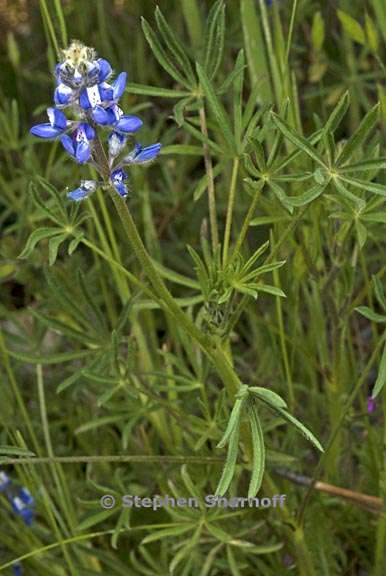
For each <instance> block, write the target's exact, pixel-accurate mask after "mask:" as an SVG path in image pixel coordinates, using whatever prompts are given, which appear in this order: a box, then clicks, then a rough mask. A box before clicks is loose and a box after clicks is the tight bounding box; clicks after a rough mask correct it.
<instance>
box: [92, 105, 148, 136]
mask: <svg viewBox="0 0 386 576" xmlns="http://www.w3.org/2000/svg"><path fill="white" fill-rule="evenodd" d="M92 117H93V119H94V121H95V122H96V123H97V124H100V125H101V126H113V127H114V130H115V131H116V132H123V133H125V134H128V133H132V132H136V131H137V130H139V129H140V128H141V126H142V124H143V122H142V120H141V119H140V118H138V116H132V115H130V114H124V113H123V111H122V110H121V108H120V107H119V106H117V105H116V104H113V105H112V106H109V107H108V108H103V106H96V107H95V108H94V109H93V111H92Z"/></svg>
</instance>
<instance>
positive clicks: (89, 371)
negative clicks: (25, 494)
mask: <svg viewBox="0 0 386 576" xmlns="http://www.w3.org/2000/svg"><path fill="white" fill-rule="evenodd" d="M268 4H269V3H268ZM268 4H266V3H265V2H263V0H259V1H257V0H256V1H253V0H241V1H240V2H236V1H232V0H230V1H229V2H227V3H226V5H225V4H223V3H222V2H211V1H206V2H198V1H196V0H181V1H180V2H176V1H172V0H165V1H163V2H162V3H160V8H161V10H162V13H161V12H160V11H159V10H158V11H155V9H156V4H155V3H154V2H152V1H151V0H147V1H146V2H143V1H142V2H135V1H128V0H127V1H125V0H111V1H110V2H106V1H103V0H95V1H94V2H90V1H85V0H78V1H74V0H68V1H65V0H52V1H48V0H47V1H46V0H41V1H40V2H37V1H30V2H27V1H23V0H13V1H11V0H8V1H6V0H4V1H2V2H0V25H1V29H2V31H3V34H2V35H1V40H0V49H1V54H0V58H1V60H0V66H1V84H0V126H1V128H0V147H1V150H0V154H1V172H0V225H1V243H0V258H1V261H0V282H1V307H0V327H1V331H0V358H1V364H2V369H1V372H0V386H1V402H0V418H1V430H0V457H1V469H2V470H6V471H7V473H8V474H9V475H10V476H11V477H12V478H13V481H14V482H15V483H17V482H19V483H20V484H21V485H24V486H27V487H28V488H29V490H30V492H31V493H32V494H33V495H34V497H35V499H36V515H35V521H34V523H33V524H32V525H31V526H30V527H28V526H25V525H24V524H23V522H22V521H21V520H20V519H19V518H17V517H16V516H15V514H12V513H11V511H10V509H9V505H8V503H7V500H6V498H5V497H3V496H1V495H0V503H1V506H0V544H1V548H0V572H2V571H4V573H5V574H6V573H11V572H12V569H14V568H15V565H16V564H15V563H16V562H17V561H19V560H20V561H21V565H22V567H23V570H24V573H25V574H34V575H38V574H39V575H40V574H41V575H46V574H55V575H58V576H61V575H68V574H71V575H78V574H79V575H82V576H83V575H84V576H86V575H91V574H106V575H107V574H108V575H109V576H111V575H120V574H122V575H128V574H130V575H131V574H132V575H140V574H149V575H154V574H160V575H163V576H164V575H166V574H181V575H190V574H191V575H194V576H197V575H200V576H205V575H213V576H215V575H228V574H229V575H232V576H240V575H242V576H248V575H250V574H264V576H268V575H272V576H273V575H275V576H277V575H285V574H290V573H293V574H300V575H304V576H312V574H318V575H319V574H320V575H356V576H365V575H370V574H371V575H373V576H381V575H383V574H384V573H385V567H386V556H385V554H386V552H385V538H386V521H385V516H384V512H382V508H383V500H384V496H385V490H386V460H385V459H384V456H385V455H384V449H385V448H384V447H385V442H386V428H385V418H384V416H385V414H386V402H385V401H383V394H382V393H381V394H380V395H378V396H377V398H376V400H375V402H374V401H371V400H368V398H369V396H370V394H371V392H372V390H373V389H374V385H375V384H376V387H377V391H378V390H380V389H381V387H382V385H383V383H384V380H385V377H386V354H384V355H383V356H382V350H383V345H384V342H385V332H384V320H385V310H386V302H385V296H384V276H385V272H386V266H385V258H384V253H385V223H386V209H385V197H386V186H385V179H384V172H383V168H384V167H385V166H386V159H385V156H384V141H383V137H384V120H385V118H386V92H385V87H384V78H385V70H384V65H383V61H384V53H385V52H384V51H385V41H386V8H385V4H384V2H383V1H382V0H372V1H368V2H362V1H361V2H359V1H352V0H351V1H348V0H347V1H346V0H339V1H338V0H337V1H335V2H333V1H328V2H324V1H321V2H319V1H314V0H299V1H296V0H295V1H294V2H292V1H289V0H288V1H285V0H282V1H273V2H272V3H271V4H272V5H271V6H270V5H268ZM162 14H163V16H162ZM163 17H164V18H163ZM141 18H142V20H141ZM165 22H167V23H169V25H170V28H168V27H167V24H165ZM205 22H207V24H205ZM171 30H172V31H175V32H176V34H177V36H178V38H179V39H180V40H181V45H180V44H179V43H177V41H176V39H175V38H174V36H173V35H172V34H171ZM72 38H77V39H80V40H81V41H83V42H85V43H86V44H87V45H90V46H94V47H95V48H96V50H97V51H98V54H99V55H100V56H103V57H104V58H107V59H108V60H109V61H110V62H111V63H112V64H113V66H114V69H115V70H116V71H117V72H119V71H121V70H125V71H127V72H128V74H129V85H128V88H127V91H126V94H125V96H124V99H123V100H124V106H123V107H124V108H125V110H129V111H130V112H131V113H135V114H138V115H140V116H141V117H142V118H143V119H144V121H145V127H144V128H143V129H142V131H141V141H142V142H143V143H145V144H150V143H153V142H156V141H160V142H162V144H163V149H162V155H161V156H160V158H159V159H158V160H157V162H156V163H154V164H153V165H152V166H150V167H149V168H147V169H146V170H133V171H132V173H131V190H132V191H131V196H130V199H129V200H128V205H129V208H130V211H131V213H132V215H133V216H134V219H135V221H136V223H137V226H138V228H139V230H140V232H141V234H142V238H143V240H144V243H145V245H146V247H147V249H148V251H149V253H150V255H151V256H152V258H153V260H154V263H155V266H156V269H157V271H158V273H159V274H160V275H161V276H162V277H163V279H164V281H165V282H166V283H167V285H168V287H169V289H170V291H171V292H172V293H173V296H174V297H175V298H176V299H177V301H178V303H179V305H180V306H181V307H182V308H183V309H184V310H185V311H186V312H187V314H188V315H189V316H190V317H191V318H192V320H193V321H194V323H195V325H196V326H197V328H198V329H199V330H200V331H201V332H202V333H203V334H205V335H209V336H210V337H211V338H213V341H216V342H217V343H218V345H219V346H220V347H222V349H223V351H224V352H225V353H226V355H227V357H228V359H229V362H230V363H232V364H233V367H234V369H235V371H236V372H237V374H238V376H239V378H240V380H241V382H242V383H243V384H247V385H248V386H254V387H256V386H259V387H264V388H268V389H270V390H272V391H274V392H276V393H278V394H280V395H281V396H282V397H283V398H284V399H285V400H286V402H287V403H288V406H289V411H290V413H291V414H293V415H294V416H296V417H297V418H299V420H301V421H302V422H303V423H304V424H305V425H306V426H307V428H309V429H310V430H312V432H313V433H314V434H315V436H316V437H317V438H318V439H319V440H320V442H321V443H322V445H323V446H324V448H325V453H324V455H323V456H321V453H320V452H318V451H317V450H315V448H314V446H313V445H312V444H310V443H309V442H307V441H306V440H304V438H303V437H302V436H301V435H299V433H298V430H297V429H296V428H295V427H293V426H289V425H288V424H287V422H286V421H285V419H284V418H283V417H279V416H277V415H275V414H273V413H272V411H269V410H268V409H265V408H264V406H262V405H260V404H259V407H258V413H259V417H260V420H261V422H262V425H263V429H264V437H265V447H266V472H265V475H264V479H263V485H262V488H261V490H260V492H259V497H263V496H272V495H273V494H280V493H283V494H286V495H287V505H286V508H285V509H283V510H280V509H271V510H268V509H255V508H251V509H245V510H240V509H239V510H233V511H232V510H229V509H228V510H226V509H214V510H205V509H198V510H189V509H186V508H184V509H178V510H174V511H173V509H170V508H168V509H163V510H160V511H157V512H153V511H152V510H148V509H141V510H128V509H124V510H122V509H119V507H116V508H114V509H113V510H105V511H104V510H102V509H101V507H100V504H99V499H100V496H101V495H102V494H104V493H108V494H112V495H115V496H116V497H117V498H119V496H120V495H122V494H137V495H140V496H149V495H153V494H169V495H179V496H185V497H187V496H189V495H198V496H202V495H204V494H213V493H214V491H215V489H216V486H217V484H218V481H219V478H220V476H221V471H222V468H223V462H224V459H225V457H226V449H225V448H216V445H217V444H218V442H219V441H220V439H221V438H222V436H223V434H224V431H225V429H226V426H227V422H228V420H229V416H230V413H231V411H232V408H233V406H234V403H235V398H234V390H231V389H228V390H224V386H223V383H222V381H221V379H220V378H219V376H218V374H217V373H216V371H215V370H214V369H213V365H212V363H211V361H210V360H209V359H208V358H207V357H206V356H205V355H204V354H203V352H202V350H201V349H200V348H199V347H198V346H197V344H196V342H195V341H194V340H193V339H192V338H191V336H190V335H189V334H188V333H187V332H186V331H185V330H184V329H182V328H181V326H180V325H178V323H177V322H176V321H175V319H174V318H173V317H172V316H171V315H170V314H169V313H165V312H164V311H161V310H160V309H159V302H157V301H155V300H154V298H152V297H151V293H150V295H149V293H148V291H147V290H148V289H149V284H148V281H147V279H146V277H145V276H144V270H143V267H142V266H141V265H139V263H138V262H137V260H136V258H135V255H134V253H133V251H132V249H131V248H130V246H129V244H128V242H127V238H126V236H125V234H124V230H123V228H122V226H121V223H120V221H119V219H118V217H117V214H116V212H115V211H114V206H113V205H112V202H111V200H110V198H109V196H108V195H107V194H104V193H103V192H102V191H98V193H97V194H96V195H95V196H94V197H92V199H89V200H87V201H85V202H84V203H82V204H81V205H76V206H74V204H71V203H70V202H69V201H68V200H67V199H66V189H67V188H68V189H72V188H75V187H76V186H77V185H78V182H79V179H80V177H81V174H83V177H85V174H84V170H86V171H87V170H88V169H83V168H81V167H79V166H78V165H76V164H75V163H72V162H71V161H70V160H68V158H67V157H66V156H65V154H64V151H63V150H62V148H61V146H60V144H58V143H50V144H47V143H43V144H42V143H40V142H37V141H36V140H35V139H34V138H33V137H32V136H30V135H29V127H30V126H31V125H32V124H35V123H36V122H40V121H42V120H41V119H42V117H43V116H44V114H45V108H46V107H47V106H49V105H50V104H51V94H52V87H53V73H52V71H53V69H54V65H55V62H56V61H57V55H56V51H57V49H58V48H60V47H61V46H64V45H65V44H66V43H67V41H68V39H72ZM196 62H198V63H199V65H198V67H196ZM271 110H272V111H273V112H274V114H272V113H271ZM82 171H83V172H82ZM208 198H209V203H208ZM216 229H217V232H216ZM217 237H218V240H217ZM268 240H269V241H270V245H269V247H267V248H266V252H264V253H263V254H261V255H260V256H259V259H258V260H257V264H254V267H256V266H260V265H264V264H267V262H268V261H269V262H270V263H272V262H273V261H285V264H284V265H283V266H281V267H280V268H277V269H275V270H273V271H272V270H271V271H268V272H267V274H266V275H265V276H264V283H265V284H266V285H269V286H271V287H270V288H265V289H264V286H262V279H260V277H259V280H258V282H256V279H255V277H253V278H250V277H249V278H246V274H243V273H242V271H241V270H242V262H244V263H245V262H246V261H247V260H248V258H250V257H251V256H252V255H253V254H255V252H256V250H257V249H258V248H259V247H260V246H261V245H262V244H263V243H264V242H266V241H268ZM217 244H221V250H220V251H219V249H217V252H216V246H217ZM188 246H189V247H190V250H188V248H187V247H188ZM213 251H214V252H213ZM20 254H22V257H21V258H20ZM213 254H214V255H213ZM198 258H200V259H201V260H203V261H204V262H206V264H205V265H203V267H204V268H205V267H206V268H208V269H209V272H208V270H207V272H208V274H207V277H206V276H205V274H204V272H203V268H202V267H201V269H200V266H202V265H201V264H200V262H199V260H198ZM230 263H231V265H230ZM197 271H198V274H197ZM128 272H129V273H128ZM256 275H257V274H256ZM281 292H284V294H285V295H286V298H283V297H282V295H281ZM257 295H258V298H257V299H256V296H257ZM358 308H359V310H358ZM241 430H242V435H241V440H240V446H239V451H238V463H237V465H236V467H235V469H234V476H233V480H232V483H231V487H230V490H229V491H228V493H227V494H228V495H232V494H233V495H239V496H245V495H247V493H248V486H249V482H250V477H251V471H252V470H251V469H253V459H252V457H251V451H252V450H251V443H250V437H249V432H248V426H247V422H246V421H245V422H244V420H243V421H242V422H241ZM31 453H33V454H31ZM260 456H261V454H260ZM55 457H59V458H61V457H63V458H68V460H67V461H60V460H55ZM94 457H96V458H94ZM12 458H13V459H17V460H19V462H18V463H17V462H14V461H13V460H12ZM36 458H43V459H44V458H45V460H36V461H35V462H34V461H33V460H34V459H36ZM10 459H11V460H10ZM228 465H229V460H228ZM301 475H303V477H302V476H301ZM304 476H306V477H307V478H309V479H310V478H317V479H319V480H323V481H324V482H326V483H328V484H330V485H333V486H339V487H343V488H346V489H347V490H350V491H351V493H350V494H349V496H350V499H348V498H347V496H348V495H347V494H346V498H343V497H342V495H339V494H338V495H337V494H336V493H335V492H333V493H331V487H330V492H327V493H326V492H325V491H321V490H319V489H317V490H313V491H312V492H310V491H308V492H307V489H306V488H305V487H304V484H305V483H306V482H307V480H306V479H305V478H304ZM299 482H300V484H299ZM317 487H318V486H317ZM318 488H320V486H319V487H318ZM366 494H367V495H372V496H374V497H375V499H374V500H368V499H366V498H365V495H366ZM7 571H8V572H7ZM15 573H16V572H15Z"/></svg>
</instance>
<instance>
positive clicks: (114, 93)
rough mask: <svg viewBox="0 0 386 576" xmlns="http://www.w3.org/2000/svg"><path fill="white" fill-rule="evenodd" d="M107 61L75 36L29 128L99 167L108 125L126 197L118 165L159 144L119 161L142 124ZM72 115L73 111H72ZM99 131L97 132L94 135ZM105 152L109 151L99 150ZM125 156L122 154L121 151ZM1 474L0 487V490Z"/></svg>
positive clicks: (82, 194)
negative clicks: (50, 104) (96, 150)
mask: <svg viewBox="0 0 386 576" xmlns="http://www.w3.org/2000/svg"><path fill="white" fill-rule="evenodd" d="M112 73H113V71H112V68H111V65H110V63H109V62H108V61H107V60H105V59H103V58H97V55H96V52H95V50H94V49H93V48H89V47H87V46H85V45H84V44H82V43H81V42H79V41H76V40H75V41H73V42H71V44H70V46H69V47H68V48H66V49H65V50H63V51H62V53H61V61H60V62H59V64H57V65H56V67H55V77H56V87H55V92H54V101H55V104H56V107H54V108H48V110H47V114H48V119H49V122H47V123H44V124H38V125H37V126H33V127H32V128H31V130H30V131H31V133H32V134H33V135H34V136H38V137H40V138H45V139H50V138H51V139H52V138H59V139H60V141H61V143H62V145H63V147H64V149H65V150H66V151H67V152H68V153H69V154H70V156H72V157H73V158H75V160H76V161H77V162H78V163H79V164H86V163H87V162H89V161H92V163H93V165H94V167H96V168H97V169H98V170H99V172H101V173H102V172H103V173H104V169H102V167H101V166H98V164H97V163H96V162H97V158H96V157H94V158H92V153H93V146H94V145H93V140H94V139H95V138H98V141H99V143H100V145H101V146H102V148H103V147H104V145H103V143H102V134H101V130H100V126H103V127H106V128H108V129H109V135H108V138H107V146H108V158H109V170H110V176H109V182H110V184H111V185H112V186H113V187H114V188H115V190H116V191H117V193H118V194H120V195H121V196H122V197H125V196H127V194H128V188H127V185H126V180H127V178H128V176H127V174H126V173H125V172H124V170H123V169H122V167H123V166H124V165H131V164H146V163H147V162H150V161H151V160H153V159H154V158H155V157H156V156H158V154H159V151H160V149H161V144H159V143H157V144H152V145H151V146H145V147H143V146H142V145H141V144H135V147H134V149H133V150H132V152H130V153H129V154H126V156H125V157H124V158H123V160H121V161H119V160H118V161H116V158H117V157H118V156H120V155H121V153H122V152H123V150H124V148H125V146H126V142H127V140H128V138H129V137H130V136H131V135H132V134H133V133H135V132H137V131H138V130H139V129H140V128H141V126H142V120H141V119H140V118H138V117H137V116H134V115H130V114H124V112H123V110H122V109H121V108H120V107H119V105H118V102H119V100H120V98H121V96H122V95H123V93H124V90H125V86H126V79H127V74H126V72H121V73H120V74H118V76H117V77H116V78H115V79H114V80H113V81H112V80H110V77H111V75H112ZM65 107H66V108H68V109H69V112H70V113H72V114H73V116H72V118H73V119H67V118H66V116H65V115H64V114H63V112H61V110H60V109H61V108H65ZM70 118H71V116H70ZM96 132H98V135H97V134H96ZM103 152H104V153H106V152H107V150H103ZM122 155H124V154H122ZM97 186H98V183H97V182H96V181H94V180H81V182H80V185H79V187H78V188H76V189H75V190H72V191H71V192H69V193H68V194H67V197H68V198H69V199H70V200H73V201H75V202H79V201H80V200H83V199H84V198H87V197H88V196H89V195H90V194H92V193H93V192H94V191H95V190H96V188H97ZM1 486H2V484H1V479H0V490H1Z"/></svg>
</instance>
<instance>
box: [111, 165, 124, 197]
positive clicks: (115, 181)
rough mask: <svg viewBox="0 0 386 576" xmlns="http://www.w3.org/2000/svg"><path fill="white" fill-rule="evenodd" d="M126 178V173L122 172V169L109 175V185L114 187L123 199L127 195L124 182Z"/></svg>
mask: <svg viewBox="0 0 386 576" xmlns="http://www.w3.org/2000/svg"><path fill="white" fill-rule="evenodd" d="M127 178H128V176H127V174H126V172H125V171H124V170H122V168H118V169H117V170H114V171H113V172H112V173H111V175H110V181H111V184H112V185H113V186H114V188H115V190H116V191H117V192H118V194H119V195H120V196H122V197H123V198H124V197H125V196H127V194H128V189H127V186H126V184H125V180H127Z"/></svg>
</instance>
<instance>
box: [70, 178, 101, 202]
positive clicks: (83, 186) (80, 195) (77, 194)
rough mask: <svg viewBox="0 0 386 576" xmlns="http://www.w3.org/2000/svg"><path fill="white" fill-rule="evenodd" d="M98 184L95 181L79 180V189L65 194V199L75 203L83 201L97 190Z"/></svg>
mask: <svg viewBox="0 0 386 576" xmlns="http://www.w3.org/2000/svg"><path fill="white" fill-rule="evenodd" d="M97 186H98V184H97V183H96V182H95V180H81V182H80V186H79V188H76V189H75V190H72V191H71V192H69V193H68V194H67V197H68V198H70V199H71V200H74V201H75V202H79V201H80V200H84V199H85V198H87V196H90V194H92V193H93V192H95V190H96V189H97Z"/></svg>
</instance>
